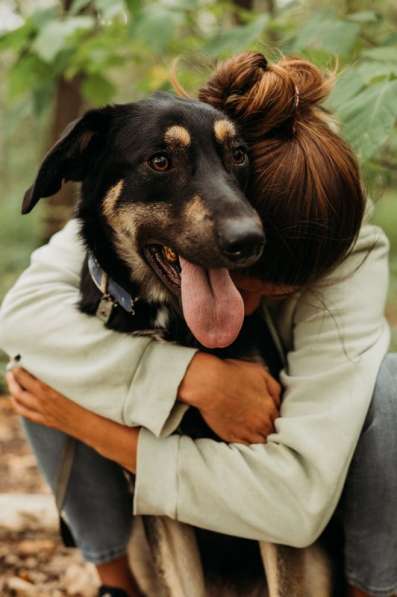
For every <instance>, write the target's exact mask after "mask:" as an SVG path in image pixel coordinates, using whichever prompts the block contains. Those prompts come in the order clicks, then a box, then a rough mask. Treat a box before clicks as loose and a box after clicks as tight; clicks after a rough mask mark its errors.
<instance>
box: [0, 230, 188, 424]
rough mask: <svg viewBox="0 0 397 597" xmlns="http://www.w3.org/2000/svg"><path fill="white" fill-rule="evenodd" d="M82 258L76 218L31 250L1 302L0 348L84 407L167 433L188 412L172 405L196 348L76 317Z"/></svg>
mask: <svg viewBox="0 0 397 597" xmlns="http://www.w3.org/2000/svg"><path fill="white" fill-rule="evenodd" d="M84 254H85V250H84V247H83V245H82V242H81V240H80V238H79V232H78V222H77V221H76V220H72V221H71V222H70V223H69V224H67V225H66V227H65V228H64V229H63V230H62V231H61V232H59V233H58V234H56V235H55V236H54V237H53V238H52V240H51V241H50V243H49V244H48V245H45V246H43V247H41V248H40V249H38V250H37V251H35V252H34V253H33V255H32V259H31V264H30V266H29V268H28V269H27V270H26V271H25V272H24V273H23V274H22V276H21V277H20V278H19V280H18V281H17V283H16V284H15V286H14V287H13V288H12V289H11V291H10V292H9V293H8V295H7V296H6V298H5V299H4V302H3V304H2V307H1V311H0V346H1V348H3V349H4V350H5V352H7V353H8V354H9V355H10V356H14V355H16V354H21V355H22V363H23V365H24V366H25V367H26V368H27V369H28V370H29V371H31V372H33V373H34V374H35V375H36V376H37V377H39V378H40V379H43V380H44V381H45V382H46V383H47V384H49V385H50V386H53V387H55V388H56V389H57V390H59V391H60V392H61V393H62V394H65V395H66V396H68V397H69V398H71V399H72V400H74V401H75V402H77V403H81V404H83V405H84V406H85V407H86V408H88V409H89V410H92V411H94V412H96V413H98V414H100V415H103V416H105V417H107V418H110V419H112V420H114V421H118V422H119V423H125V424H127V425H143V426H145V427H146V428H147V429H150V430H151V431H152V432H153V433H154V434H155V435H161V434H163V433H164V434H167V433H169V432H171V431H173V430H174V429H175V428H176V427H177V426H178V424H179V422H180V419H181V417H182V416H183V414H184V412H185V411H186V408H187V407H186V406H185V405H183V404H181V403H175V402H176V396H177V390H178V387H179V384H180V382H181V380H182V378H183V376H184V375H185V372H186V369H187V366H188V365H189V363H190V362H191V359H192V357H193V356H194V354H195V352H196V351H195V350H192V349H190V348H183V347H180V346H176V345H171V344H160V343H158V342H155V341H152V340H151V339H149V338H147V337H146V338H143V337H141V338H139V337H131V336H128V335H126V334H118V333H116V332H113V331H111V330H108V329H106V328H105V327H104V326H103V324H102V322H101V321H99V319H97V318H95V317H89V316H87V315H84V314H83V313H81V312H80V311H79V310H78V308H77V303H78V300H79V282H80V270H81V266H82V263H83V259H84Z"/></svg>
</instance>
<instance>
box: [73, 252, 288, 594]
mask: <svg viewBox="0 0 397 597" xmlns="http://www.w3.org/2000/svg"><path fill="white" fill-rule="evenodd" d="M129 290H130V291H132V293H133V291H134V289H133V288H132V289H131V288H130V289H129ZM81 291H82V292H81V295H82V296H81V302H80V309H81V310H82V311H83V312H85V313H87V314H90V315H95V313H96V311H97V308H98V304H99V302H100V300H101V292H100V290H99V289H98V288H97V287H96V285H95V284H94V282H93V281H92V279H91V276H90V274H89V271H88V267H87V261H86V262H85V264H84V266H83V272H82V277H81ZM137 291H138V289H137ZM106 327H108V328H110V329H113V330H117V331H119V332H122V333H130V334H134V335H151V336H153V337H154V338H156V339H161V340H164V341H169V342H175V343H177V344H179V345H182V346H189V347H193V348H198V349H200V350H202V351H205V352H209V353H211V354H215V355H216V356H219V357H221V358H244V359H249V360H255V361H261V362H263V363H266V365H267V367H268V368H269V370H270V372H271V373H272V375H274V376H277V375H278V373H279V371H280V369H281V361H280V357H279V353H278V350H277V348H276V346H275V344H274V342H273V339H272V336H271V334H270V332H269V330H268V328H267V326H266V325H265V323H264V321H263V319H262V317H261V315H260V314H259V313H256V314H254V315H252V316H250V317H246V318H245V321H244V325H243V328H242V330H241V332H240V334H239V336H238V338H237V339H236V341H235V342H234V343H233V344H232V345H231V346H229V347H227V348H225V349H217V350H209V349H207V348H205V347H203V346H201V345H200V344H199V343H198V341H197V340H196V339H195V338H194V336H193V335H192V334H191V332H190V330H189V329H188V327H187V325H186V323H185V321H184V320H183V318H182V317H181V314H180V312H179V311H178V309H177V307H176V305H165V304H160V303H149V302H147V301H145V300H143V299H141V298H139V299H138V300H137V301H135V314H134V315H131V314H129V313H127V312H126V311H124V310H123V309H122V308H121V307H120V306H117V307H115V308H114V309H113V311H112V314H111V316H110V318H109V321H108V322H107V324H106ZM180 431H181V433H183V434H185V435H189V436H190V437H193V438H194V439H199V438H211V439H214V440H217V441H219V438H218V437H217V436H216V435H215V433H214V432H213V431H212V430H211V429H210V428H209V427H208V426H207V425H206V423H205V422H204V420H203V418H202V417H201V415H200V413H199V411H198V410H197V409H194V408H190V409H189V410H188V411H187V413H186V415H185V417H184V419H183V421H182V424H181V426H180ZM196 534H197V540H198V545H199V549H200V554H201V559H202V562H203V569H204V570H205V571H206V575H207V576H208V578H209V579H210V580H211V581H215V582H220V583H223V582H226V583H228V584H232V585H233V586H235V587H236V588H238V589H239V590H240V591H241V594H244V593H245V592H246V591H247V590H248V588H249V586H250V585H251V584H254V583H255V582H256V580H257V579H258V578H259V577H260V576H262V575H263V564H262V559H261V556H260V552H259V548H258V543H257V542H256V541H250V540H247V539H242V538H237V537H232V536H229V535H222V534H220V533H213V532H211V531H206V530H202V529H196Z"/></svg>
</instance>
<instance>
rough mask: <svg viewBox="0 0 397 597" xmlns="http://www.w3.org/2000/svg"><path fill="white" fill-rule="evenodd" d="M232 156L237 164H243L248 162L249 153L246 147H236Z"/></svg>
mask: <svg viewBox="0 0 397 597" xmlns="http://www.w3.org/2000/svg"><path fill="white" fill-rule="evenodd" d="M232 156H233V162H234V163H235V164H237V166H243V165H244V164H246V163H247V162H248V155H247V152H246V151H245V149H244V147H236V148H235V149H233V152H232Z"/></svg>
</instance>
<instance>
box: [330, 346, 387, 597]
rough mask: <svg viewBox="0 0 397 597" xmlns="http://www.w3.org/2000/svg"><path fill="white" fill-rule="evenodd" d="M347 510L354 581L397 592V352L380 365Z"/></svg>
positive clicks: (348, 562) (376, 592) (377, 595)
mask: <svg viewBox="0 0 397 597" xmlns="http://www.w3.org/2000/svg"><path fill="white" fill-rule="evenodd" d="M342 512H343V517H344V529H345V569H346V575H347V578H348V579H349V581H350V583H351V584H352V585H354V586H356V587H358V588H361V589H362V590H364V591H366V592H367V593H369V594H370V595H372V596H374V597H386V596H389V595H391V594H393V593H397V354H389V355H387V356H386V357H385V359H384V361H383V363H382V367H381V369H380V371H379V375H378V379H377V383H376V387H375V392H374V395H373V398H372V402H371V406H370V409H369V411H368V415H367V419H366V421H365V425H364V428H363V432H362V434H361V437H360V440H359V443H358V445H357V449H356V451H355V454H354V457H353V460H352V463H351V466H350V470H349V474H348V478H347V481H346V484H345V490H344V495H343V498H342Z"/></svg>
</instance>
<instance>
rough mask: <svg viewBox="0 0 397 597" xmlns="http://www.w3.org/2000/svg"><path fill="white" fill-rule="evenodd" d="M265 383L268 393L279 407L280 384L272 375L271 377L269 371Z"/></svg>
mask: <svg viewBox="0 0 397 597" xmlns="http://www.w3.org/2000/svg"><path fill="white" fill-rule="evenodd" d="M266 383H267V387H268V390H269V392H270V395H271V397H272V398H273V400H274V403H275V404H276V406H277V408H279V407H280V403H281V386H280V384H279V383H278V381H276V380H275V379H274V377H272V376H271V375H270V373H269V374H268V375H267V376H266Z"/></svg>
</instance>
